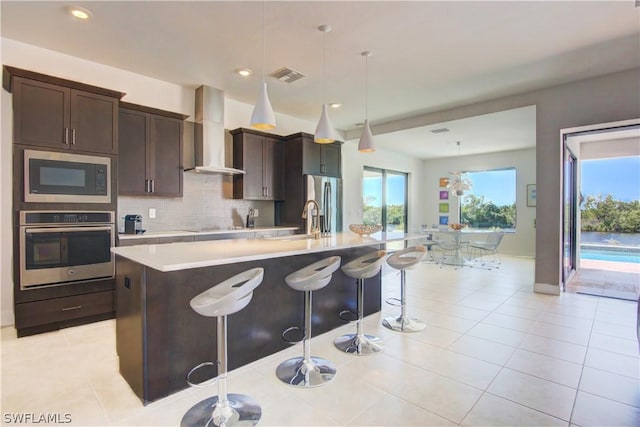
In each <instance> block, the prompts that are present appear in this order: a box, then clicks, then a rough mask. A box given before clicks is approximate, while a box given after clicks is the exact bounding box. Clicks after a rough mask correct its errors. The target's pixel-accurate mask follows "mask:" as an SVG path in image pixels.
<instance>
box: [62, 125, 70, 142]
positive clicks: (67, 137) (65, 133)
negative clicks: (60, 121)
mask: <svg viewBox="0 0 640 427" xmlns="http://www.w3.org/2000/svg"><path fill="white" fill-rule="evenodd" d="M62 142H63V144H65V145H69V128H64V141H62Z"/></svg>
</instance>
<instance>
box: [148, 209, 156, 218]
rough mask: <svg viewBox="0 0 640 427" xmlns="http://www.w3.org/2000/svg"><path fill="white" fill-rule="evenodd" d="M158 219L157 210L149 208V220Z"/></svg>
mask: <svg viewBox="0 0 640 427" xmlns="http://www.w3.org/2000/svg"><path fill="white" fill-rule="evenodd" d="M155 217H156V208H149V218H155Z"/></svg>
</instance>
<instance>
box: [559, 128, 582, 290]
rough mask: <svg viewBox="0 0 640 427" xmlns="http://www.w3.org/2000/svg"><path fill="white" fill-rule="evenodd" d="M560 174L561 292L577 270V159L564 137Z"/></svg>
mask: <svg viewBox="0 0 640 427" xmlns="http://www.w3.org/2000/svg"><path fill="white" fill-rule="evenodd" d="M562 170H563V174H562V290H563V291H564V290H566V287H567V282H568V281H569V280H570V279H571V277H572V276H573V274H574V273H575V272H576V269H577V268H578V250H579V249H578V238H577V235H578V233H579V230H578V212H579V210H578V208H579V207H578V158H577V156H576V155H575V154H574V153H573V151H571V148H570V147H569V144H567V136H565V143H564V150H563V167H562Z"/></svg>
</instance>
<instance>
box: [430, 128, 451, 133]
mask: <svg viewBox="0 0 640 427" xmlns="http://www.w3.org/2000/svg"><path fill="white" fill-rule="evenodd" d="M445 132H451V131H450V130H449V129H447V128H440V129H434V130H432V131H431V133H445Z"/></svg>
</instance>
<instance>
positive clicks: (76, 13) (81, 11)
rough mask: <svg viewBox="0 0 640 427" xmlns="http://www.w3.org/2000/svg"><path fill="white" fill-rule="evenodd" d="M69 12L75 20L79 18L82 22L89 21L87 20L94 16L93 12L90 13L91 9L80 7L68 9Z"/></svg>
mask: <svg viewBox="0 0 640 427" xmlns="http://www.w3.org/2000/svg"><path fill="white" fill-rule="evenodd" d="M67 11H68V12H69V13H70V14H71V16H73V17H74V18H78V19H82V20H87V19H89V18H91V16H92V15H91V12H89V9H85V8H84V7H80V6H69V7H68V8H67Z"/></svg>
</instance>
